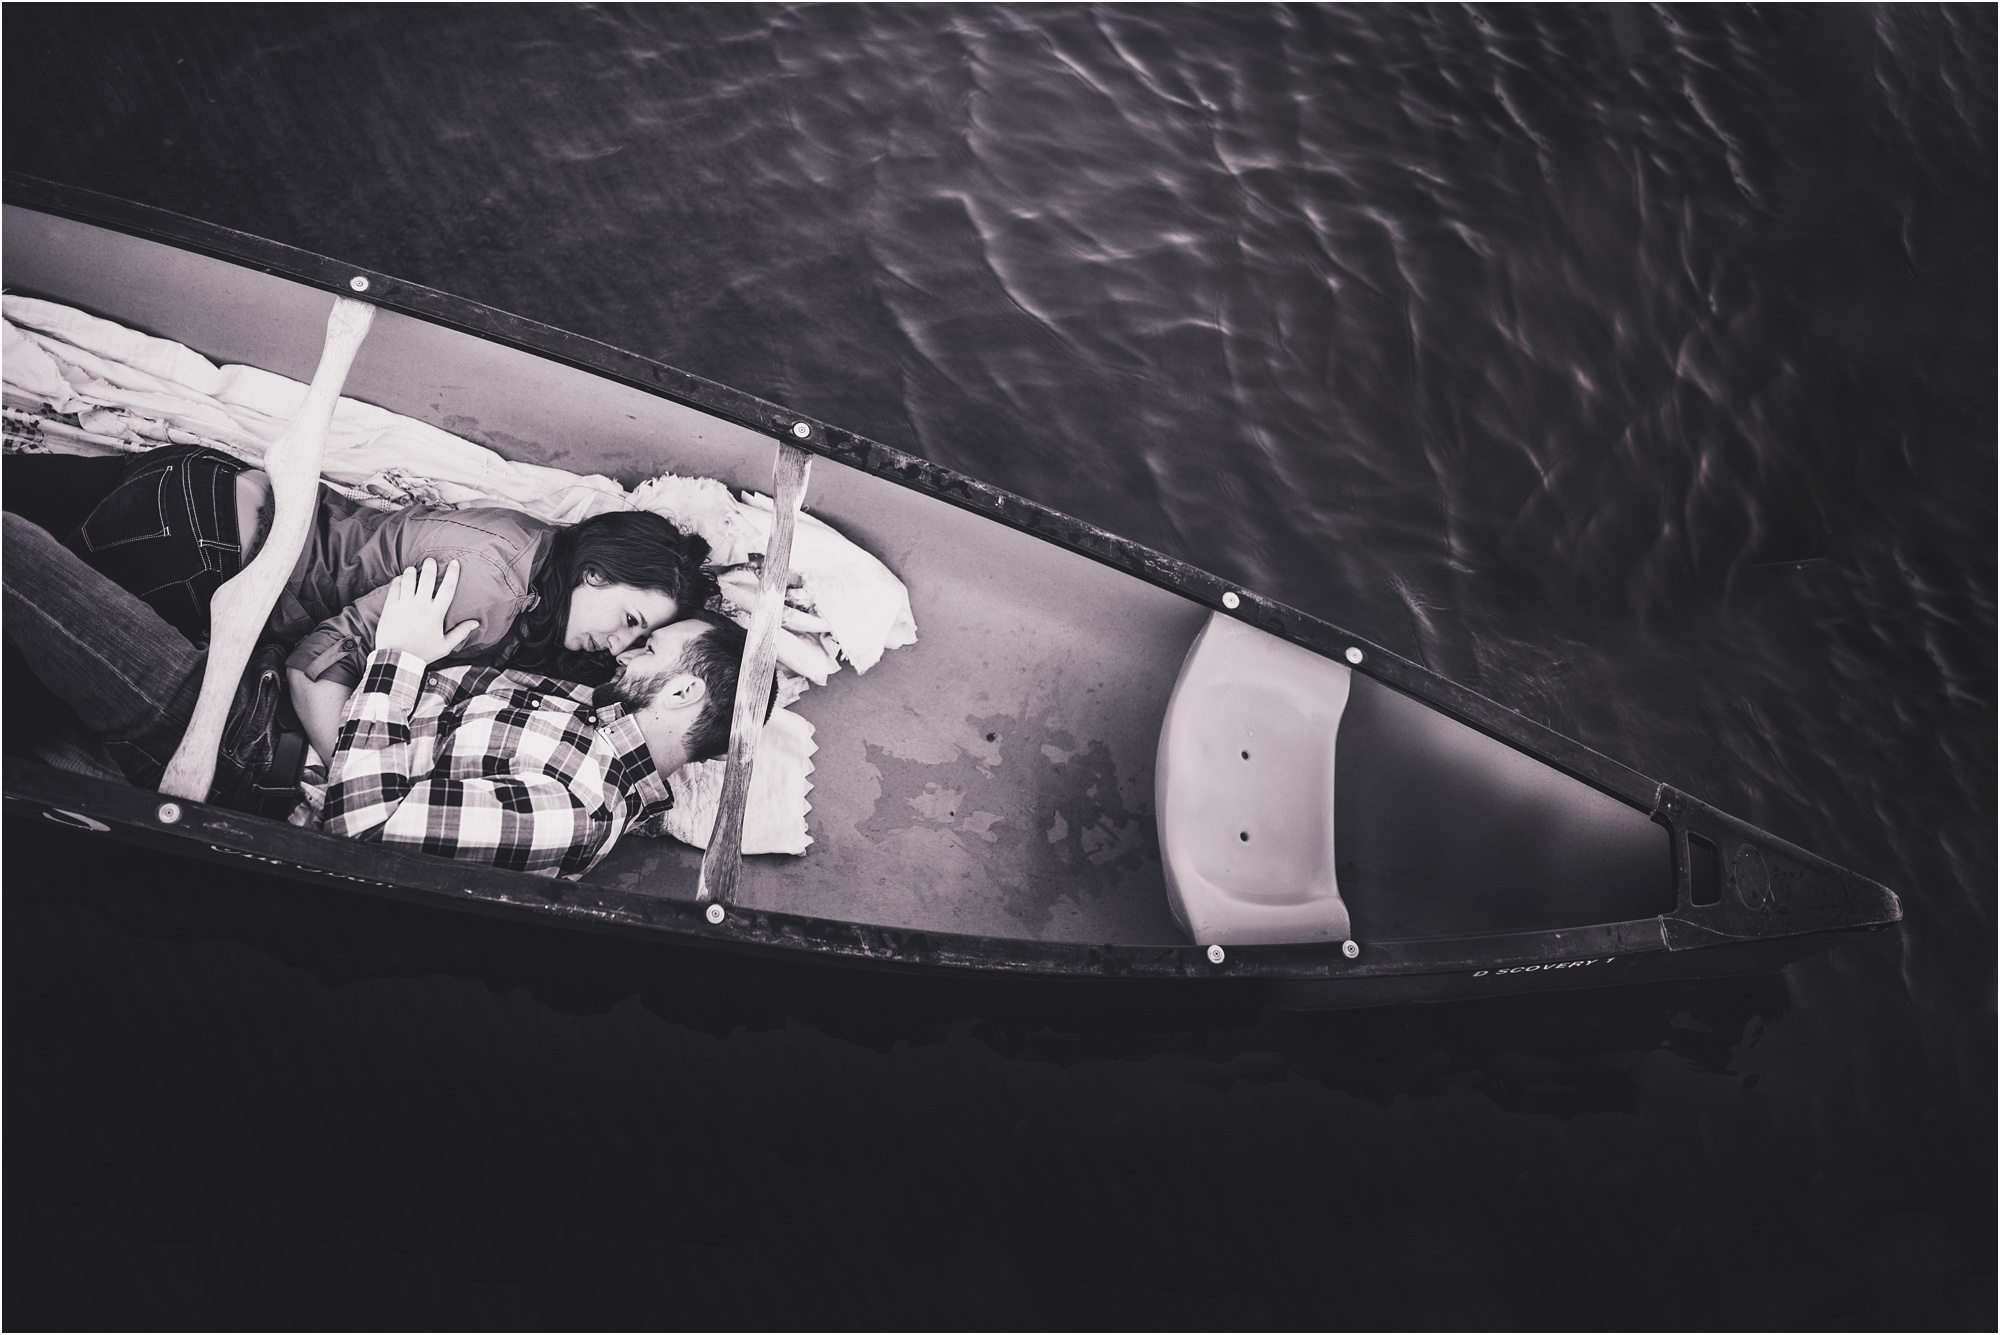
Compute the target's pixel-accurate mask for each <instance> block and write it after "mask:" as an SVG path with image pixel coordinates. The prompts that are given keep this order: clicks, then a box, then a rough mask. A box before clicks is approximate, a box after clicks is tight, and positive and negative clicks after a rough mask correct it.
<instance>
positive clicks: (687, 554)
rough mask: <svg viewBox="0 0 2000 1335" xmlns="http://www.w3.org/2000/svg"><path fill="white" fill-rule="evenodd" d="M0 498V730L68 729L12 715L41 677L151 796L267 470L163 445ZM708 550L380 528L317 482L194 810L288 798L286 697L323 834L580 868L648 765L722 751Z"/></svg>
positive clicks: (727, 671) (636, 812) (259, 506)
mask: <svg viewBox="0 0 2000 1335" xmlns="http://www.w3.org/2000/svg"><path fill="white" fill-rule="evenodd" d="M6 484H7V485H6V488H5V497H6V508H7V510H8V512H9V513H7V514H6V516H5V527H6V545H5V553H4V565H0V584H4V588H5V620H4V622H0V626H4V633H5V639H6V644H7V655H8V658H9V660H10V661H9V664H8V667H9V672H8V676H9V678H10V681H9V683H8V690H9V694H10V695H11V696H14V697H15V698H14V699H10V700H9V702H8V704H9V708H8V711H7V713H8V720H9V723H10V725H12V724H14V723H15V722H16V721H17V720H23V719H24V718H25V719H32V720H37V721H39V720H40V719H42V718H46V717H49V716H51V715H52V714H61V713H63V712H64V711H63V710H61V709H54V710H48V709H40V708H36V707H35V706H34V705H32V704H31V705H27V706H26V707H24V705H23V702H22V701H21V699H20V696H19V692H20V691H21V690H22V689H24V688H25V689H29V690H33V689H35V684H36V683H39V687H40V688H41V689H43V690H46V691H47V692H48V693H50V694H52V695H53V696H54V697H55V698H56V701H59V702H61V704H62V705H65V706H67V707H68V710H70V711H73V712H74V715H75V717H76V719H77V720H78V721H79V722H80V723H81V724H82V725H83V726H84V727H85V728H86V729H87V730H88V732H89V733H91V734H92V735H93V736H94V737H95V738H96V739H97V740H98V741H100V742H102V743H103V744H104V749H105V751H106V752H108V753H109V755H110V756H111V757H112V758H113V759H114V760H115V761H116V762H117V764H118V766H119V768H120V769H121V770H123V772H124V773H125V775H126V777H127V778H129V779H131V780H132V781H133V782H134V783H137V784H140V785H142V786H145V787H157V786H158V783H159V780H160V776H161V773H162V771H163V769H164V768H165V765H166V762H167V760H168V759H169V758H170V757H171V756H172V755H173V752H174V749H175V747H176V746H177V745H178V744H179V741H180V738H181V734H182V733H183V732H184V731H185V730H186V728H187V724H188V720H189V718H190V717H191V716H192V714H193V710H194V703H195V699H196V697H197V695H198V694H199V691H200V688H201V680H202V671H203V667H204V663H205V657H204V653H203V649H202V647H201V646H203V645H205V644H206V643H207V639H208V629H209V625H208V603H209V598H210V596H211V595H212V594H213V593H214V592H215V590H216V588H217V587H218V586H219V585H220V584H221V583H222V582H223V581H224V580H227V579H228V578H230V577H231V576H233V575H234V574H236V572H237V571H238V570H240V569H241V568H242V567H243V566H244V565H246V564H247V563H248V562H249V560H250V558H251V556H252V555H254V554H255V552H256V550H257V547H258V544H259V543H260V542H261V541H262V539H263V537H264V535H265V532H266V531H267V529H268V526H269V523H270V508H271V507H270V487H269V480H268V479H267V478H266V477H265V476H264V475H263V474H262V473H261V472H258V471H256V470H253V469H250V468H248V467H247V466H246V465H245V464H243V463H241V462H240V461H238V460H236V459H234V458H231V457H230V456H228V455H225V454H222V453H220V452H218V451H215V450H210V449H206V448H201V447H190V446H169V447H166V448H163V449H159V450H154V451H150V452H148V453H146V454H142V455H138V456H134V457H130V458H127V457H113V458H84V457H78V456H73V455H13V456H9V457H8V461H7V474H6ZM707 556H708V544H707V543H706V542H704V541H703V540H702V539H701V538H700V537H697V536H694V535H691V534H683V533H682V532H680V530H678V529H676V528H675V527H674V526H673V525H672V524H670V523H668V522H667V521H666V520H665V519H663V518H661V517H660V516H658V515H654V514H648V513H645V512H643V511H630V512H618V513H610V514H602V515H598V516H596V517H594V518H591V519H587V520H584V521H583V522H582V523H579V524H576V525H574V526H573V527H568V528H563V527H558V526H555V525H551V524H547V523H544V522H543V521H541V520H538V519H535V518H533V517H531V516H528V515H525V514H521V513H519V512H518V511H514V510H508V509H503V508H484V509H465V510H444V509H438V508H433V507H426V506H415V507H411V508H409V509H404V510H399V511H394V512H388V513H385V512H382V511H378V510H373V509H369V508H367V507H364V506H360V505H357V504H355V503H353V502H350V501H348V500H347V499H346V498H344V497H342V496H340V495H338V494H337V493H335V492H332V491H330V490H328V489H327V488H324V487H322V488H321V489H320V494H319V503H318V508H317V511H316V514H315V517H314V525H313V529H312V531H311V533H310V535H309V536H308V538H307V541H306V547H305V550H304V552H303V553H302V554H301V556H300V558H299V561H298V563H297V565H296V566H295V567H294V569H293V571H292V574H291V577H290V579H289V580H288V581H287V583H286V585H285V589H284V592H283V593H282V594H281V595H280V596H279V599H278V603H277V606H276V607H275V608H274V609H273V611H272V614H271V617H270V620H269V622H268V623H267V625H266V627H265V630H266V637H265V638H266V641H267V643H266V644H265V646H264V647H263V648H261V649H260V651H259V653H258V654H257V655H256V656H255V657H253V659H252V661H251V664H250V667H249V669H248V670H247V671H246V672H245V674H244V678H243V680H242V682H241V683H240V684H239V686H238V687H237V691H236V696H235V701H234V704H233V705H232V708H231V711H230V718H229V724H228V726H227V727H226V728H225V730H224V733H223V743H222V747H221V751H220V754H219V756H218V761H217V767H216V783H215V787H214V789H213V790H212V791H211V793H210V800H211V801H214V802H217V803H220V804H223V805H228V806H232V807H237V808H239V809H244V810H255V809H259V803H260V800H262V801H266V802H268V801H270V800H271V799H273V798H275V799H276V800H277V801H279V802H281V803H283V804H284V805H290V803H291V802H292V801H293V800H295V799H296V797H297V787H296V784H297V768H296V762H295V761H294V762H289V763H288V762H287V760H286V758H285V756H284V754H283V753H284V751H285V750H286V747H285V746H284V744H283V743H282V740H281V739H282V738H283V737H284V735H285V733H286V726H285V725H286V721H287V720H286V718H285V715H286V713H287V711H286V709H285V705H286V704H287V703H289V704H290V706H291V707H292V709H293V710H295V712H296V718H297V721H298V722H299V723H300V724H302V725H303V732H304V734H305V738H306V740H308V741H310V743H311V745H312V747H313V748H314V750H316V751H317V752H318V753H319V754H320V755H322V756H324V757H326V759H327V770H326V797H325V802H324V804H323V808H322V812H321V819H322V826H323V828H324V829H326V830H328V831H330V832H333V833H338V834H344V835H349V836H352V837H355V838H361V839H371V840H378V841H380V842H383V843H386V844H392V845H398V846H402V847H407V848H412V849H421V850H422V851H424V852H428V853H436V854H442V855H444V856H446V857H454V858H461V859H465V860H469V861H476V862H484V863H490V864H493V865H496V866H500V867H505V868H509V869H512V870H517V871H526V872H538V873H542V874H546V875H555V876H565V877H574V876H577V875H581V874H582V873H583V872H585V871H587V870H588V869H589V868H590V867H591V866H593V865H594V864H595V863H596V862H597V861H598V859H599V858H601V857H602V856H603V855H604V854H605V853H606V852H608V851H609V850H610V848H611V846H612V844H613V843H614V842H615V841H616V840H617V838H618V837H619V835H620V834H621V833H622V832H623V831H625V830H626V829H628V828H630V827H633V826H636V825H639V824H641V823H643V822H646V821H648V820H650V819H652V818H653V817H654V816H656V815H658V814H660V813H661V812H663V811H664V810H665V809H666V808H667V807H669V806H671V805H672V802H673V797H672V794H671V793H670V792H669V790H668V788H667V785H666V782H665V780H666V777H667V776H668V775H670V774H672V773H673V772H674V770H676V769H678V768H679V767H680V766H681V765H683V764H686V763H689V762H691V761H695V760H701V759H705V758H708V757H710V756H715V755H720V754H722V753H723V752H724V751H725V750H726V749H727V747H728V740H729V724H730V715H731V710H732V707H733V704H734V700H735V695H736V678H737V673H738V667H739V665H740V663H741V659H742V653H743V644H744V636H743V632H742V631H741V630H740V629H739V628H737V627H736V626H735V625H734V624H733V623H731V622H729V621H728V620H726V619H724V618H721V617H719V616H715V615H714V614H712V613H708V612H705V611H704V610H703V608H704V605H705V604H707V602H708V601H709V599H710V598H711V597H713V596H714V594H715V592H716V586H715V580H714V578H713V576H712V575H710V574H709V572H708V571H707V570H706V569H705V568H704V561H705V560H706V558H707ZM22 668H25V669H26V671H27V672H28V673H29V674H31V676H32V680H31V681H29V680H22V679H21V678H20V671H21V669H22ZM39 703H45V704H54V703H55V702H53V701H46V700H45V699H44V701H43V702H39ZM293 735H294V736H296V731H294V734H293ZM291 749H292V750H293V751H294V752H298V751H299V750H300V749H301V748H299V747H298V746H297V745H296V744H294V745H293V746H292V748H291Z"/></svg>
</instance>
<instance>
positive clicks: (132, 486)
mask: <svg viewBox="0 0 2000 1335" xmlns="http://www.w3.org/2000/svg"><path fill="white" fill-rule="evenodd" d="M173 476H174V469H173V466H172V465H168V466H167V467H165V468H162V469H160V470H158V471H157V472H148V473H141V474H140V475H139V476H137V477H130V478H127V479H125V481H123V482H121V483H119V484H118V486H117V487H116V488H115V489H113V491H112V492H111V494H110V495H109V496H106V497H105V498H104V499H103V500H101V501H99V502H98V503H97V508H96V509H95V510H92V511H91V512H90V518H88V519H86V520H84V521H83V526H82V527H81V528H79V529H78V530H77V535H78V536H79V537H80V538H81V539H82V540H83V545H84V548H85V550H87V551H91V552H104V551H109V550H111V549H112V548H114V547H123V546H125V545H126V544H127V543H132V542H146V541H149V540H151V539H153V538H164V537H166V536H167V535H168V534H169V533H171V532H172V531H173V529H172V526H171V525H170V524H169V523H168V522H167V504H166V496H167V484H168V483H169V482H170V481H172V479H173Z"/></svg>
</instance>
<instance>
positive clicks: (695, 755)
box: [674, 613, 777, 762]
mask: <svg viewBox="0 0 2000 1335" xmlns="http://www.w3.org/2000/svg"><path fill="white" fill-rule="evenodd" d="M701 620H703V621H706V622H707V623H708V633H707V634H705V635H700V636H697V637H696V638H695V640H694V641H693V642H692V643H691V644H689V645H687V646H686V647H685V648H683V649H682V650H681V660H680V662H678V663H676V664H674V671H676V672H690V673H693V674H694V675H695V676H697V677H699V678H701V684H702V685H704V686H706V687H707V688H708V690H707V692H706V693H705V694H704V695H703V696H702V701H701V712H700V713H698V714H696V715H695V717H694V722H693V723H691V724H689V725H688V730H687V743H686V745H687V753H688V760H689V761H690V762H692V761H696V760H707V759H709V758H710V757H712V756H719V755H722V754H724V753H725V752H727V751H728V750H729V724H730V719H731V715H733V714H734V713H735V712H736V680H737V678H738V677H740V676H742V675H743V650H744V648H745V646H746V645H747V644H748V643H749V638H750V637H749V636H748V635H746V634H744V633H743V628H742V627H741V626H739V625H737V624H736V623H735V622H734V621H731V620H730V619H729V618H727V617H724V616H718V615H716V614H714V613H704V614H702V616H701ZM771 685H772V687H773V688H774V695H773V698H775V688H776V686H777V681H776V679H775V678H774V679H773V680H772V683H771ZM766 716H767V717H768V716H769V711H766Z"/></svg>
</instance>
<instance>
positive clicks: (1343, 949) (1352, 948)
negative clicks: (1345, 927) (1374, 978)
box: [1340, 941, 1361, 960]
mask: <svg viewBox="0 0 2000 1335" xmlns="http://www.w3.org/2000/svg"><path fill="white" fill-rule="evenodd" d="M1340 953H1341V954H1343V955H1345V956H1347V958H1349V959H1351V960H1352V959H1359V958H1360V957H1361V943H1360V942H1359V941H1342V942H1341V943H1340Z"/></svg>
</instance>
